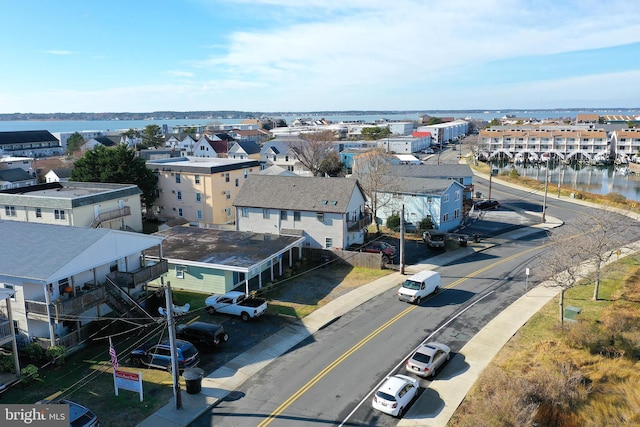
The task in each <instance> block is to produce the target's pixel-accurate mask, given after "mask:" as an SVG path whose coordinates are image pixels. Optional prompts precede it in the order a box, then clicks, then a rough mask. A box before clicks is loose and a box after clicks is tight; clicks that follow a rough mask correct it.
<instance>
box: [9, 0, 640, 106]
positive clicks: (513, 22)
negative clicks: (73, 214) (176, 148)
mask: <svg viewBox="0 0 640 427" xmlns="http://www.w3.org/2000/svg"><path fill="white" fill-rule="evenodd" d="M1 10H2V15H3V17H4V19H3V25H2V29H1V30H0V52H1V54H2V66H1V67H0V113H15V112H21V113H29V112H34V113H35V112H38V113H51V112H81V111H84V112H126V111H131V112H146V111H149V112H150V111H161V110H173V111H199V110H240V111H264V112H286V111H300V112H303V111H319V110H329V111H337V110H436V109H456V110H465V109H506V108H526V109H533V108H580V107H585V108H587V107H621V108H638V107H640V83H639V82H640V8H638V7H637V1H636V0H608V1H601V0H600V1H595V0H580V1H574V0H562V1H558V0H535V1H532V0H393V1H389V0H384V1H383V0H307V1H300V0H251V1H249V0H226V1H220V0H174V1H170V0H154V1H143V0H133V1H132V0H127V1H123V0H109V1H87V0H64V1H51V0H20V1H5V2H3V4H2V9H1Z"/></svg>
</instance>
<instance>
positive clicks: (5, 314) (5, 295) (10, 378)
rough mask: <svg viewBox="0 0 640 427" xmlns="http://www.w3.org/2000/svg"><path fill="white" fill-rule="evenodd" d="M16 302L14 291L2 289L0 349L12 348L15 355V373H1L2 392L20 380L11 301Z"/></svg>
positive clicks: (0, 298) (0, 300)
mask: <svg viewBox="0 0 640 427" xmlns="http://www.w3.org/2000/svg"><path fill="white" fill-rule="evenodd" d="M12 300H15V291H14V290H13V289H5V288H0V347H3V348H5V349H6V348H7V347H9V346H10V347H11V353H12V354H13V373H11V372H0V391H2V389H3V388H4V387H6V386H8V385H10V384H13V383H14V382H16V381H18V379H19V378H20V359H19V357H18V342H17V339H16V331H15V328H14V326H13V325H14V323H13V310H12V309H11V301H12Z"/></svg>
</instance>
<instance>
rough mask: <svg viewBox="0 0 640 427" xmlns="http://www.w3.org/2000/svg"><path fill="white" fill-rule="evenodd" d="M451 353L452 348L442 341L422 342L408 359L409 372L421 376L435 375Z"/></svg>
mask: <svg viewBox="0 0 640 427" xmlns="http://www.w3.org/2000/svg"><path fill="white" fill-rule="evenodd" d="M450 353H451V349H450V348H449V347H448V346H446V345H444V344H441V343H437V342H432V343H429V344H422V345H421V346H420V347H418V349H417V350H416V351H415V352H414V353H413V354H412V355H411V357H409V358H408V359H407V362H406V363H405V368H406V370H407V371H408V372H411V373H412V374H416V375H419V376H421V377H433V376H435V375H436V372H437V371H438V369H440V368H441V367H442V365H444V364H445V362H446V361H447V360H449V357H450V356H449V354H450Z"/></svg>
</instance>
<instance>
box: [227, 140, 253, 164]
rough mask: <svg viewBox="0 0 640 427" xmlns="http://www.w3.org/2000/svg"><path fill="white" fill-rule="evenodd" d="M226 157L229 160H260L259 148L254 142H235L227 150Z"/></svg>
mask: <svg viewBox="0 0 640 427" xmlns="http://www.w3.org/2000/svg"><path fill="white" fill-rule="evenodd" d="M227 157H228V158H230V159H252V160H260V146H259V145H258V144H257V143H256V142H254V141H236V142H234V143H233V145H232V146H231V148H230V149H229V152H228V153H227Z"/></svg>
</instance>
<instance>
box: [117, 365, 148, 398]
mask: <svg viewBox="0 0 640 427" xmlns="http://www.w3.org/2000/svg"><path fill="white" fill-rule="evenodd" d="M113 382H114V385H115V388H116V396H117V395H118V389H124V390H129V391H137V392H138V393H139V394H140V402H142V400H143V396H142V372H138V373H137V374H135V373H133V372H126V371H121V370H118V369H114V370H113Z"/></svg>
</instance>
